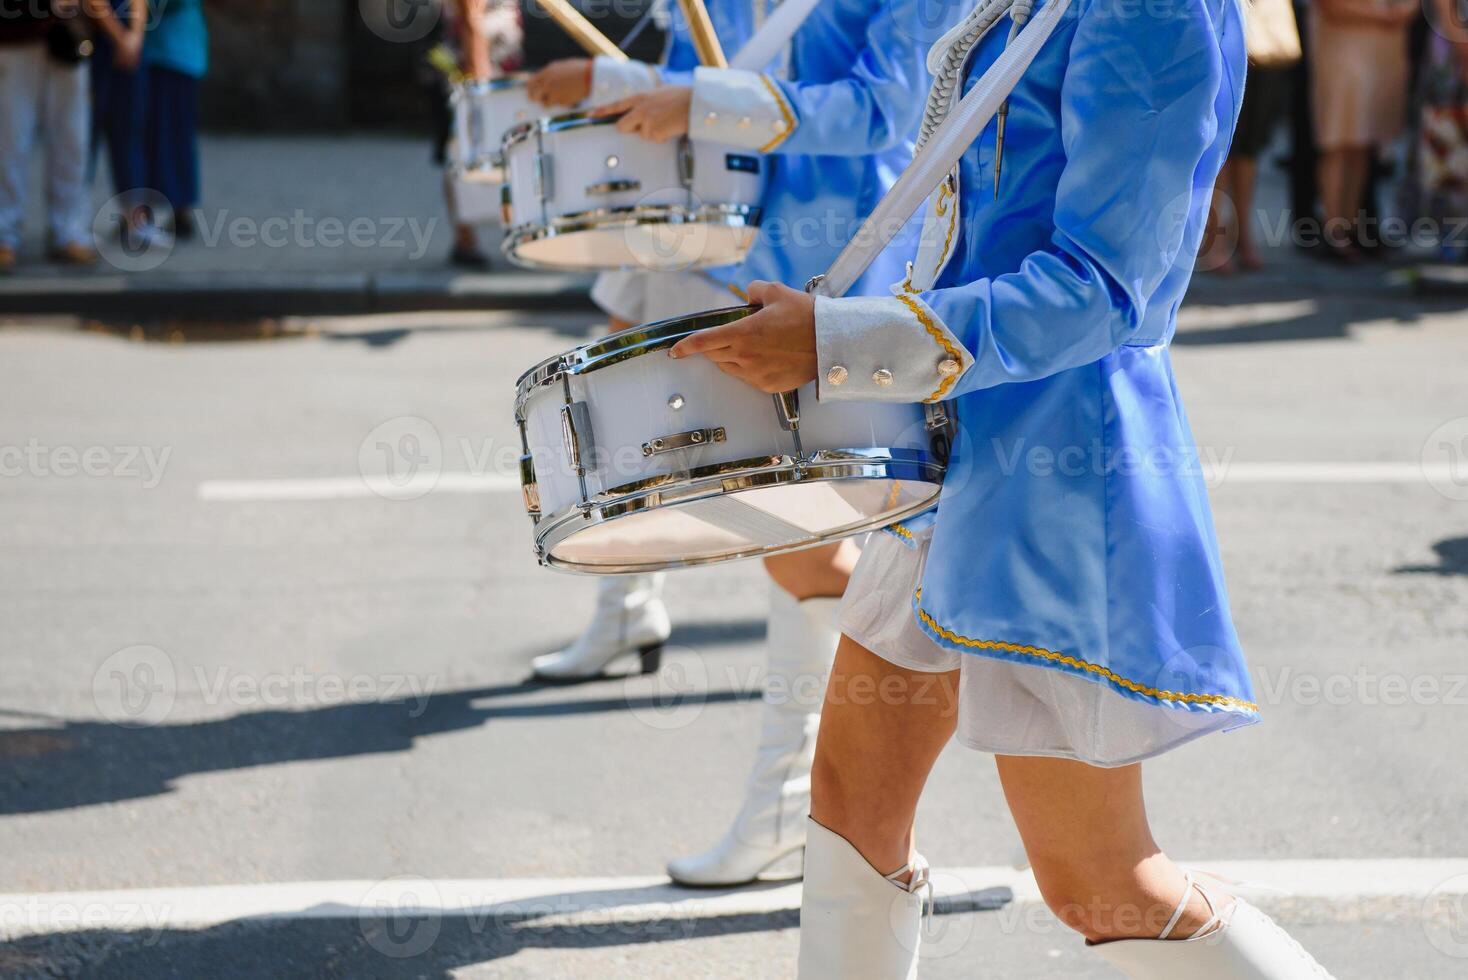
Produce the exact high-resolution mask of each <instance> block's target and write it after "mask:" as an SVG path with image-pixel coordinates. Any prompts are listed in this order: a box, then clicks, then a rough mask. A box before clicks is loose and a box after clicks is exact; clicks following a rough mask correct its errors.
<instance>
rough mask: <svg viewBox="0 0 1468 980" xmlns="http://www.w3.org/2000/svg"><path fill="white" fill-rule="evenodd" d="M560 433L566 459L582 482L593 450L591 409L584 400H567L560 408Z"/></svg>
mask: <svg viewBox="0 0 1468 980" xmlns="http://www.w3.org/2000/svg"><path fill="white" fill-rule="evenodd" d="M561 434H562V435H563V436H564V437H565V441H566V460H567V462H569V463H570V464H571V470H572V471H573V472H574V473H575V474H576V475H577V476H578V477H580V478H581V479H582V480H583V482H584V481H585V479H586V474H587V471H588V470H589V469H590V467H589V466H588V465H587V463H588V462H589V461H590V460H591V457H592V455H593V453H594V451H595V449H594V444H593V443H592V436H591V409H590V408H588V407H587V405H586V403H585V402H567V403H566V404H565V405H564V406H562V408H561Z"/></svg>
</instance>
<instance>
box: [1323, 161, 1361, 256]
mask: <svg viewBox="0 0 1468 980" xmlns="http://www.w3.org/2000/svg"><path fill="white" fill-rule="evenodd" d="M1354 152H1355V151H1354V149H1352V148H1350V147H1337V148H1334V149H1330V150H1326V151H1323V152H1322V153H1321V154H1320V203H1321V208H1322V210H1323V212H1324V214H1325V242H1326V244H1327V245H1328V246H1329V247H1330V248H1331V249H1332V250H1333V251H1335V252H1336V253H1337V254H1338V255H1339V256H1341V257H1342V258H1344V259H1345V260H1346V261H1348V262H1359V261H1360V258H1361V256H1360V253H1359V252H1358V251H1357V250H1356V247H1355V246H1354V245H1353V244H1352V243H1351V228H1352V224H1351V223H1352V221H1353V220H1354V218H1355V215H1356V210H1357V206H1358V204H1359V202H1360V193H1359V188H1358V193H1357V195H1356V197H1355V198H1350V197H1349V194H1350V186H1349V185H1350V174H1349V170H1350V167H1351V156H1352V154H1353V153H1354Z"/></svg>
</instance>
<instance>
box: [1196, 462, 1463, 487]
mask: <svg viewBox="0 0 1468 980" xmlns="http://www.w3.org/2000/svg"><path fill="white" fill-rule="evenodd" d="M1204 472H1205V474H1206V477H1207V480H1208V483H1209V485H1210V486H1217V485H1219V484H1220V483H1225V484H1226V483H1430V482H1432V483H1435V482H1439V481H1451V480H1454V479H1457V480H1461V481H1464V482H1468V466H1457V467H1454V466H1453V465H1452V464H1449V463H1444V464H1441V465H1437V464H1424V463H1228V464H1223V465H1221V466H1217V467H1214V466H1206V467H1204Z"/></svg>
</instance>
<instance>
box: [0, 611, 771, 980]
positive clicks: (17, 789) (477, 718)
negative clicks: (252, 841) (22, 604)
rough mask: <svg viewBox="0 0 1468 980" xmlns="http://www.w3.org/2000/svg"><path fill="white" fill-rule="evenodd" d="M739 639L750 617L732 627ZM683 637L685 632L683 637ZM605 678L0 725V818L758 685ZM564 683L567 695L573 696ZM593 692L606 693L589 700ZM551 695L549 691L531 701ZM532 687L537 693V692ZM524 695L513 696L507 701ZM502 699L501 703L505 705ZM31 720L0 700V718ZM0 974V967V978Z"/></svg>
mask: <svg viewBox="0 0 1468 980" xmlns="http://www.w3.org/2000/svg"><path fill="white" fill-rule="evenodd" d="M732 625H733V626H734V628H735V631H736V633H737V634H738V636H737V637H736V638H735V639H739V638H745V637H748V636H749V635H751V633H752V632H755V631H759V630H762V628H763V627H762V624H760V623H758V622H754V623H752V624H751V623H744V624H732ZM729 626H730V624H710V625H709V626H707V627H698V628H692V627H684V628H683V629H681V630H680V631H679V633H678V634H676V635H675V637H674V639H675V641H678V642H681V643H683V644H688V643H690V642H694V637H695V636H697V635H699V631H700V630H702V629H707V630H708V635H707V636H705V637H704V638H703V639H702V640H701V641H699V642H702V643H703V644H704V645H714V644H715V643H727V642H733V641H734V640H733V639H731V637H730V633H729ZM690 634H692V635H690ZM634 683H635V684H638V685H642V684H647V685H651V684H653V679H652V678H648V679H647V681H645V682H644V681H642V680H640V679H635V680H633V681H632V682H631V683H629V682H628V681H627V678H623V677H608V678H606V679H605V680H599V681H594V682H588V683H585V684H580V685H577V686H576V687H575V688H574V689H568V688H553V687H546V686H544V685H541V684H535V683H520V684H501V685H492V686H487V687H475V688H466V689H462V690H455V691H439V692H435V693H432V694H430V695H427V696H425V697H422V698H417V697H414V698H408V699H404V700H393V701H371V702H353V703H346V704H331V705H325V706H311V707H304V708H300V709H293V710H272V711H253V712H248V713H244V714H237V715H232V716H230V717H227V718H219V719H211V720H209V721H200V722H190V723H183V724H159V725H153V726H149V727H124V726H121V725H116V724H112V723H109V722H105V721H91V720H87V721H80V720H68V719H56V720H54V721H51V720H48V721H47V723H45V724H41V725H33V726H31V727H25V728H14V729H7V730H4V731H0V815H11V814H20V813H42V812H47V811H54V810H65V809H69V808H71V807H78V806H91V805H95V804H99V803H112V802H117V801H120V800H132V799H139V798H142V797H148V796H155V795H159V794H162V793H167V792H171V791H172V786H173V782H174V781H175V780H177V779H179V778H181V777H184V776H188V775H192V774H196V773H204V772H220V771H225V770H230V769H241V768H245V767H251V766H262V765H280V764H284V763H290V762H302V761H308V760H318V759H337V758H349V757H353V756H361V755H371V754H374V753H389V752H407V751H409V750H411V749H412V748H413V743H414V741H415V740H416V739H419V738H423V737H426V736H430V735H441V734H444V733H446V732H455V731H463V730H465V729H469V728H475V727H478V726H480V725H483V724H486V723H488V722H491V721H494V720H497V719H501V720H502V719H514V718H546V717H558V716H573V715H585V714H602V713H614V712H628V711H658V712H667V711H670V710H674V709H678V708H680V707H684V706H688V705H694V704H697V705H705V706H707V705H721V704H736V703H740V702H744V701H757V700H759V698H760V691H759V689H758V686H757V685H755V686H751V687H749V688H748V689H722V690H697V689H689V688H687V687H686V686H680V685H678V684H666V685H660V686H658V687H657V688H655V689H653V690H652V691H651V692H650V693H643V690H646V688H645V687H643V688H639V689H634V688H633V687H632V684H634ZM572 691H574V692H575V693H574V694H573V693H572ZM599 691H607V692H610V693H611V696H608V697H595V696H594V695H595V694H596V693H597V692H599ZM557 693H560V694H561V696H559V697H555V698H554V699H552V700H544V699H542V698H545V697H550V696H551V695H554V694H557ZM536 695H540V696H541V697H540V698H537V697H536ZM521 697H524V698H525V700H515V699H518V698H521ZM507 699H510V703H505V702H506V700H507ZM3 716H9V717H11V718H15V719H23V720H26V721H30V720H34V719H37V717H38V716H36V715H35V714H33V713H30V712H26V711H23V710H11V709H5V708H0V717H3ZM3 975H4V974H3V972H0V976H3Z"/></svg>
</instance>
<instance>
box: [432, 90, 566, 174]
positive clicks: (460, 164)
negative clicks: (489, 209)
mask: <svg viewBox="0 0 1468 980" xmlns="http://www.w3.org/2000/svg"><path fill="white" fill-rule="evenodd" d="M529 79H530V75H529V74H527V73H525V72H517V73H515V74H510V75H505V76H502V77H500V78H493V79H472V80H470V81H466V82H460V83H459V84H457V85H455V86H454V87H453V91H452V92H451V93H450V95H449V103H450V105H451V106H452V107H453V112H454V132H453V138H452V140H451V141H450V144H449V154H448V156H449V165H450V166H451V167H452V168H453V170H454V176H455V177H456V178H457V179H460V180H464V181H469V182H482V183H487V184H501V183H503V182H504V179H505V175H504V167H503V161H502V160H501V159H500V147H501V146H502V145H503V143H504V139H505V133H507V132H509V131H510V130H511V129H513V128H515V127H516V126H519V125H521V124H522V123H525V122H528V121H530V120H532V119H538V118H540V117H541V116H542V115H544V114H545V110H544V109H542V108H541V107H540V106H539V105H537V104H536V103H535V102H533V101H531V99H530V95H529V94H528V90H527V88H526V82H527V81H528V80H529Z"/></svg>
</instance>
